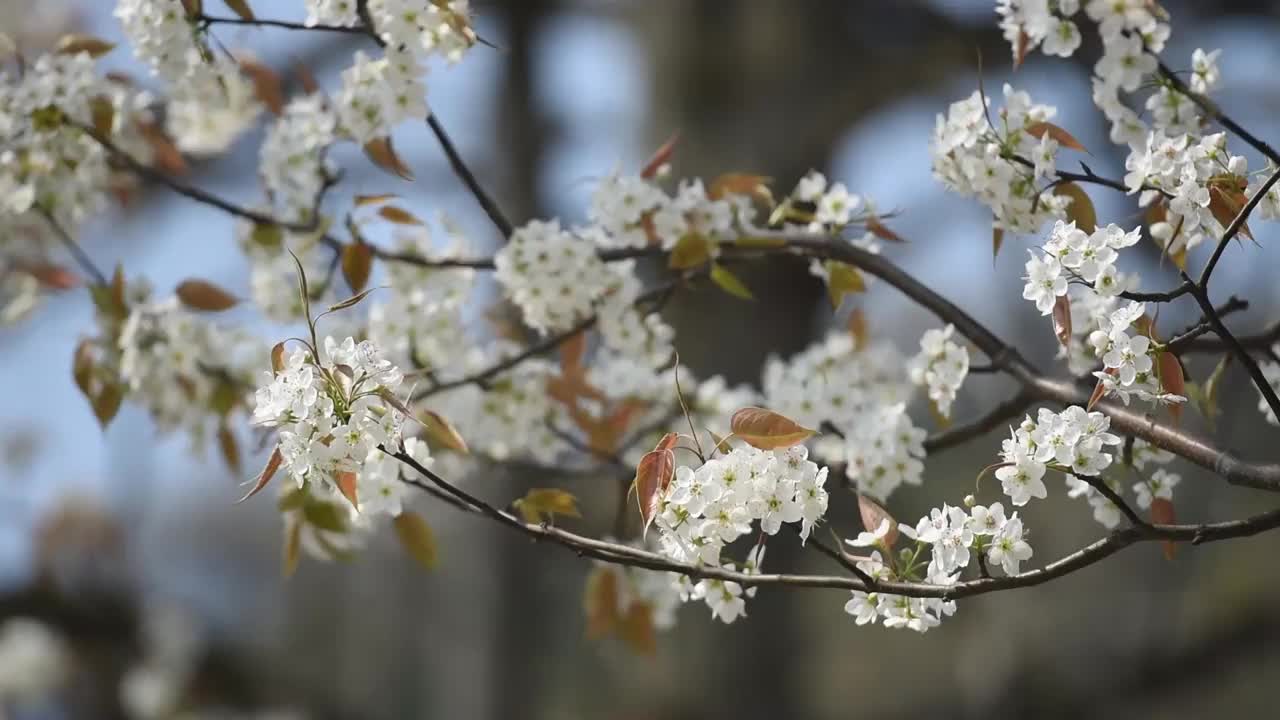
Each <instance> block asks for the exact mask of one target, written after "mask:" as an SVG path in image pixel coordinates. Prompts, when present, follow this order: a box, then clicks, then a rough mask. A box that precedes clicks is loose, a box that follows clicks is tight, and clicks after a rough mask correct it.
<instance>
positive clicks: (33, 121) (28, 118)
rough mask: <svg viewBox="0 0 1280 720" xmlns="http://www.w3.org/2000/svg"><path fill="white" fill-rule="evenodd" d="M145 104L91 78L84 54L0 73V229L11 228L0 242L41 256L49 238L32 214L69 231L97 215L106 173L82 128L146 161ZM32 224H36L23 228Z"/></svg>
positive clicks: (99, 151) (101, 153)
mask: <svg viewBox="0 0 1280 720" xmlns="http://www.w3.org/2000/svg"><path fill="white" fill-rule="evenodd" d="M148 102H150V98H149V96H148V95H147V94H146V93H142V92H138V91H136V90H133V89H131V88H129V87H127V86H126V85H124V84H122V83H117V82H113V81H110V80H105V79H100V78H98V77H97V76H96V75H95V65H94V61H93V58H91V57H90V56H89V54H88V53H85V52H81V53H76V54H56V55H42V56H40V57H39V58H37V59H36V60H35V62H33V63H31V64H30V65H28V66H27V67H26V68H25V69H24V72H22V73H20V74H18V75H16V76H15V75H10V74H9V73H7V72H0V146H3V148H4V149H3V151H0V220H3V222H0V225H5V226H7V227H11V228H13V229H14V230H15V232H12V233H10V232H0V244H4V245H8V244H9V243H10V242H13V243H15V245H18V246H19V249H21V250H24V251H27V250H29V251H33V252H43V246H44V245H47V244H51V242H49V241H52V236H51V233H50V230H49V228H48V227H47V226H45V222H44V221H43V219H42V218H39V216H38V214H37V211H43V212H46V213H48V214H50V215H52V217H53V218H54V219H55V220H56V221H57V222H58V224H59V225H60V226H61V227H63V228H64V229H66V230H67V231H69V232H73V231H74V230H76V229H77V228H78V227H79V225H80V224H81V223H82V222H83V221H84V220H85V218H86V217H87V216H88V215H89V214H91V213H93V212H95V211H97V210H98V209H100V208H101V206H102V205H103V202H104V198H105V192H106V188H107V186H108V181H109V180H110V178H111V169H110V167H109V166H108V163H107V160H108V157H107V154H106V152H105V150H104V149H103V148H102V147H101V146H100V145H99V144H98V143H97V142H96V141H95V140H94V139H93V138H92V137H91V136H90V135H89V134H87V133H86V132H85V131H84V130H83V129H82V128H90V127H91V128H94V131H95V132H97V133H100V134H102V135H103V136H105V137H107V138H109V139H111V140H112V141H113V142H114V143H115V144H117V146H118V147H119V148H120V149H121V150H122V151H124V152H127V153H129V154H130V155H132V156H133V157H135V158H136V159H138V160H140V161H147V160H149V159H150V154H149V151H148V148H147V146H146V144H145V143H143V142H141V140H140V138H139V134H138V122H139V121H141V120H146V119H148V118H149V115H148V114H147V113H146V112H145V106H146V104H147V103H148ZM95 118H96V120H97V121H96V122H95ZM104 118H105V119H106V120H107V122H104ZM32 218H35V219H39V220H40V222H39V223H35V222H32V223H27V222H26V220H27V219H32ZM18 225H22V226H24V227H23V228H19V227H18ZM19 229H23V230H24V231H23V232H16V230H19ZM28 231H30V232H28Z"/></svg>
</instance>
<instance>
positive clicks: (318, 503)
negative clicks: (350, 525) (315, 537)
mask: <svg viewBox="0 0 1280 720" xmlns="http://www.w3.org/2000/svg"><path fill="white" fill-rule="evenodd" d="M302 516H303V517H304V518H306V519H307V522H308V523H310V524H311V525H314V526H315V527H317V528H319V529H320V530H327V531H329V532H336V533H343V532H346V531H347V512H346V510H344V509H343V508H341V507H340V506H338V505H337V503H331V502H325V501H323V500H316V499H315V498H308V499H307V501H306V502H305V503H304V504H303V505H302Z"/></svg>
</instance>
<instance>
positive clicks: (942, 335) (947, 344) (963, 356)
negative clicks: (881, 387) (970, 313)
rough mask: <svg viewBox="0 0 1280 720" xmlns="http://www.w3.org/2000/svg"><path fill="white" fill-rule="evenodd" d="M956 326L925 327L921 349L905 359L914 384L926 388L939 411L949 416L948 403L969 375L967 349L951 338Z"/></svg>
mask: <svg viewBox="0 0 1280 720" xmlns="http://www.w3.org/2000/svg"><path fill="white" fill-rule="evenodd" d="M954 333H955V327H953V326H952V325H950V324H948V325H947V326H946V327H944V328H942V329H941V330H937V329H934V330H926V331H925V333H924V336H923V337H921V338H920V352H919V353H918V354H916V355H915V357H912V358H911V360H909V361H908V362H907V375H908V376H909V377H910V378H911V382H913V383H915V384H916V385H924V386H926V387H928V388H929V399H930V400H932V401H933V404H934V406H935V407H936V408H937V409H938V413H939V414H940V415H942V416H943V417H950V416H951V403H952V402H954V401H955V399H956V392H957V391H958V390H959V389H960V385H962V384H963V383H964V379H965V376H967V375H968V374H969V350H968V349H967V348H965V347H964V346H963V345H960V344H958V343H956V342H954V341H952V340H951V336H952V335H953V334H954Z"/></svg>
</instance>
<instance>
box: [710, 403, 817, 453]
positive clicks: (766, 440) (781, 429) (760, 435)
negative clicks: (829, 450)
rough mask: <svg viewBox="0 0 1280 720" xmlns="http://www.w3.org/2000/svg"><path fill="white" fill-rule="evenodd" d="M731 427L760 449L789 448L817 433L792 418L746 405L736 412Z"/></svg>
mask: <svg viewBox="0 0 1280 720" xmlns="http://www.w3.org/2000/svg"><path fill="white" fill-rule="evenodd" d="M729 428H730V429H731V430H732V431H733V434H734V436H735V437H737V438H739V439H740V440H742V441H743V442H745V443H746V444H748V445H750V446H751V447H754V448H758V449H760V450H779V449H783V448H789V447H791V446H793V445H799V444H800V443H802V442H804V441H805V440H808V439H809V438H811V437H813V436H814V435H816V434H817V433H816V432H815V431H813V430H810V429H809V428H806V427H803V426H801V425H800V424H799V423H797V422H796V421H794V420H792V419H791V418H788V417H786V416H784V415H779V414H778V413H776V412H774V411H772V410H766V409H764V408H758V407H745V408H742V409H741V410H739V411H738V412H736V413H734V414H733V419H732V420H730V421H729Z"/></svg>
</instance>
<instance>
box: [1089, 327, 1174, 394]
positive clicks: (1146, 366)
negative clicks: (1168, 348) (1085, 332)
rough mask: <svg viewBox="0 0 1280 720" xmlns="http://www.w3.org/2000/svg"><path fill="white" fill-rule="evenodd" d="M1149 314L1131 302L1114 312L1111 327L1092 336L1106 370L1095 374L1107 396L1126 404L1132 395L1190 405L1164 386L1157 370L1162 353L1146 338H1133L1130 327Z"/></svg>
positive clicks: (1091, 338)
mask: <svg viewBox="0 0 1280 720" xmlns="http://www.w3.org/2000/svg"><path fill="white" fill-rule="evenodd" d="M1145 313H1146V305H1145V304H1144V303H1139V302H1130V303H1128V304H1126V305H1124V306H1122V307H1120V308H1119V309H1117V310H1116V311H1115V312H1113V313H1111V317H1110V324H1109V326H1107V327H1100V328H1099V329H1097V330H1094V331H1093V332H1091V333H1090V334H1089V340H1088V342H1089V345H1090V346H1092V347H1093V352H1094V355H1095V356H1096V357H1098V358H1100V359H1101V360H1102V365H1103V367H1104V368H1105V370H1100V371H1097V372H1095V373H1094V375H1095V376H1096V377H1097V378H1098V380H1099V381H1100V382H1101V383H1102V385H1103V386H1104V387H1105V388H1106V389H1105V392H1106V394H1107V395H1116V396H1118V397H1119V398H1120V399H1121V400H1122V401H1124V403H1125V404H1126V405H1127V404H1128V403H1129V396H1130V395H1131V394H1132V395H1136V396H1137V397H1138V399H1140V400H1144V401H1147V402H1157V403H1180V402H1186V398H1185V397H1183V396H1181V395H1176V394H1174V393H1171V392H1168V391H1167V390H1165V389H1164V388H1163V387H1161V382H1160V378H1159V377H1158V375H1157V373H1156V372H1154V370H1155V363H1156V356H1157V355H1158V354H1159V353H1160V352H1162V351H1161V350H1160V349H1159V348H1158V347H1156V346H1154V345H1153V344H1152V342H1151V339H1150V338H1149V337H1147V336H1146V335H1142V334H1139V335H1132V336H1131V335H1129V328H1130V327H1132V326H1134V324H1135V323H1137V322H1139V320H1140V319H1141V318H1143V317H1144V315H1145Z"/></svg>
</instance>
